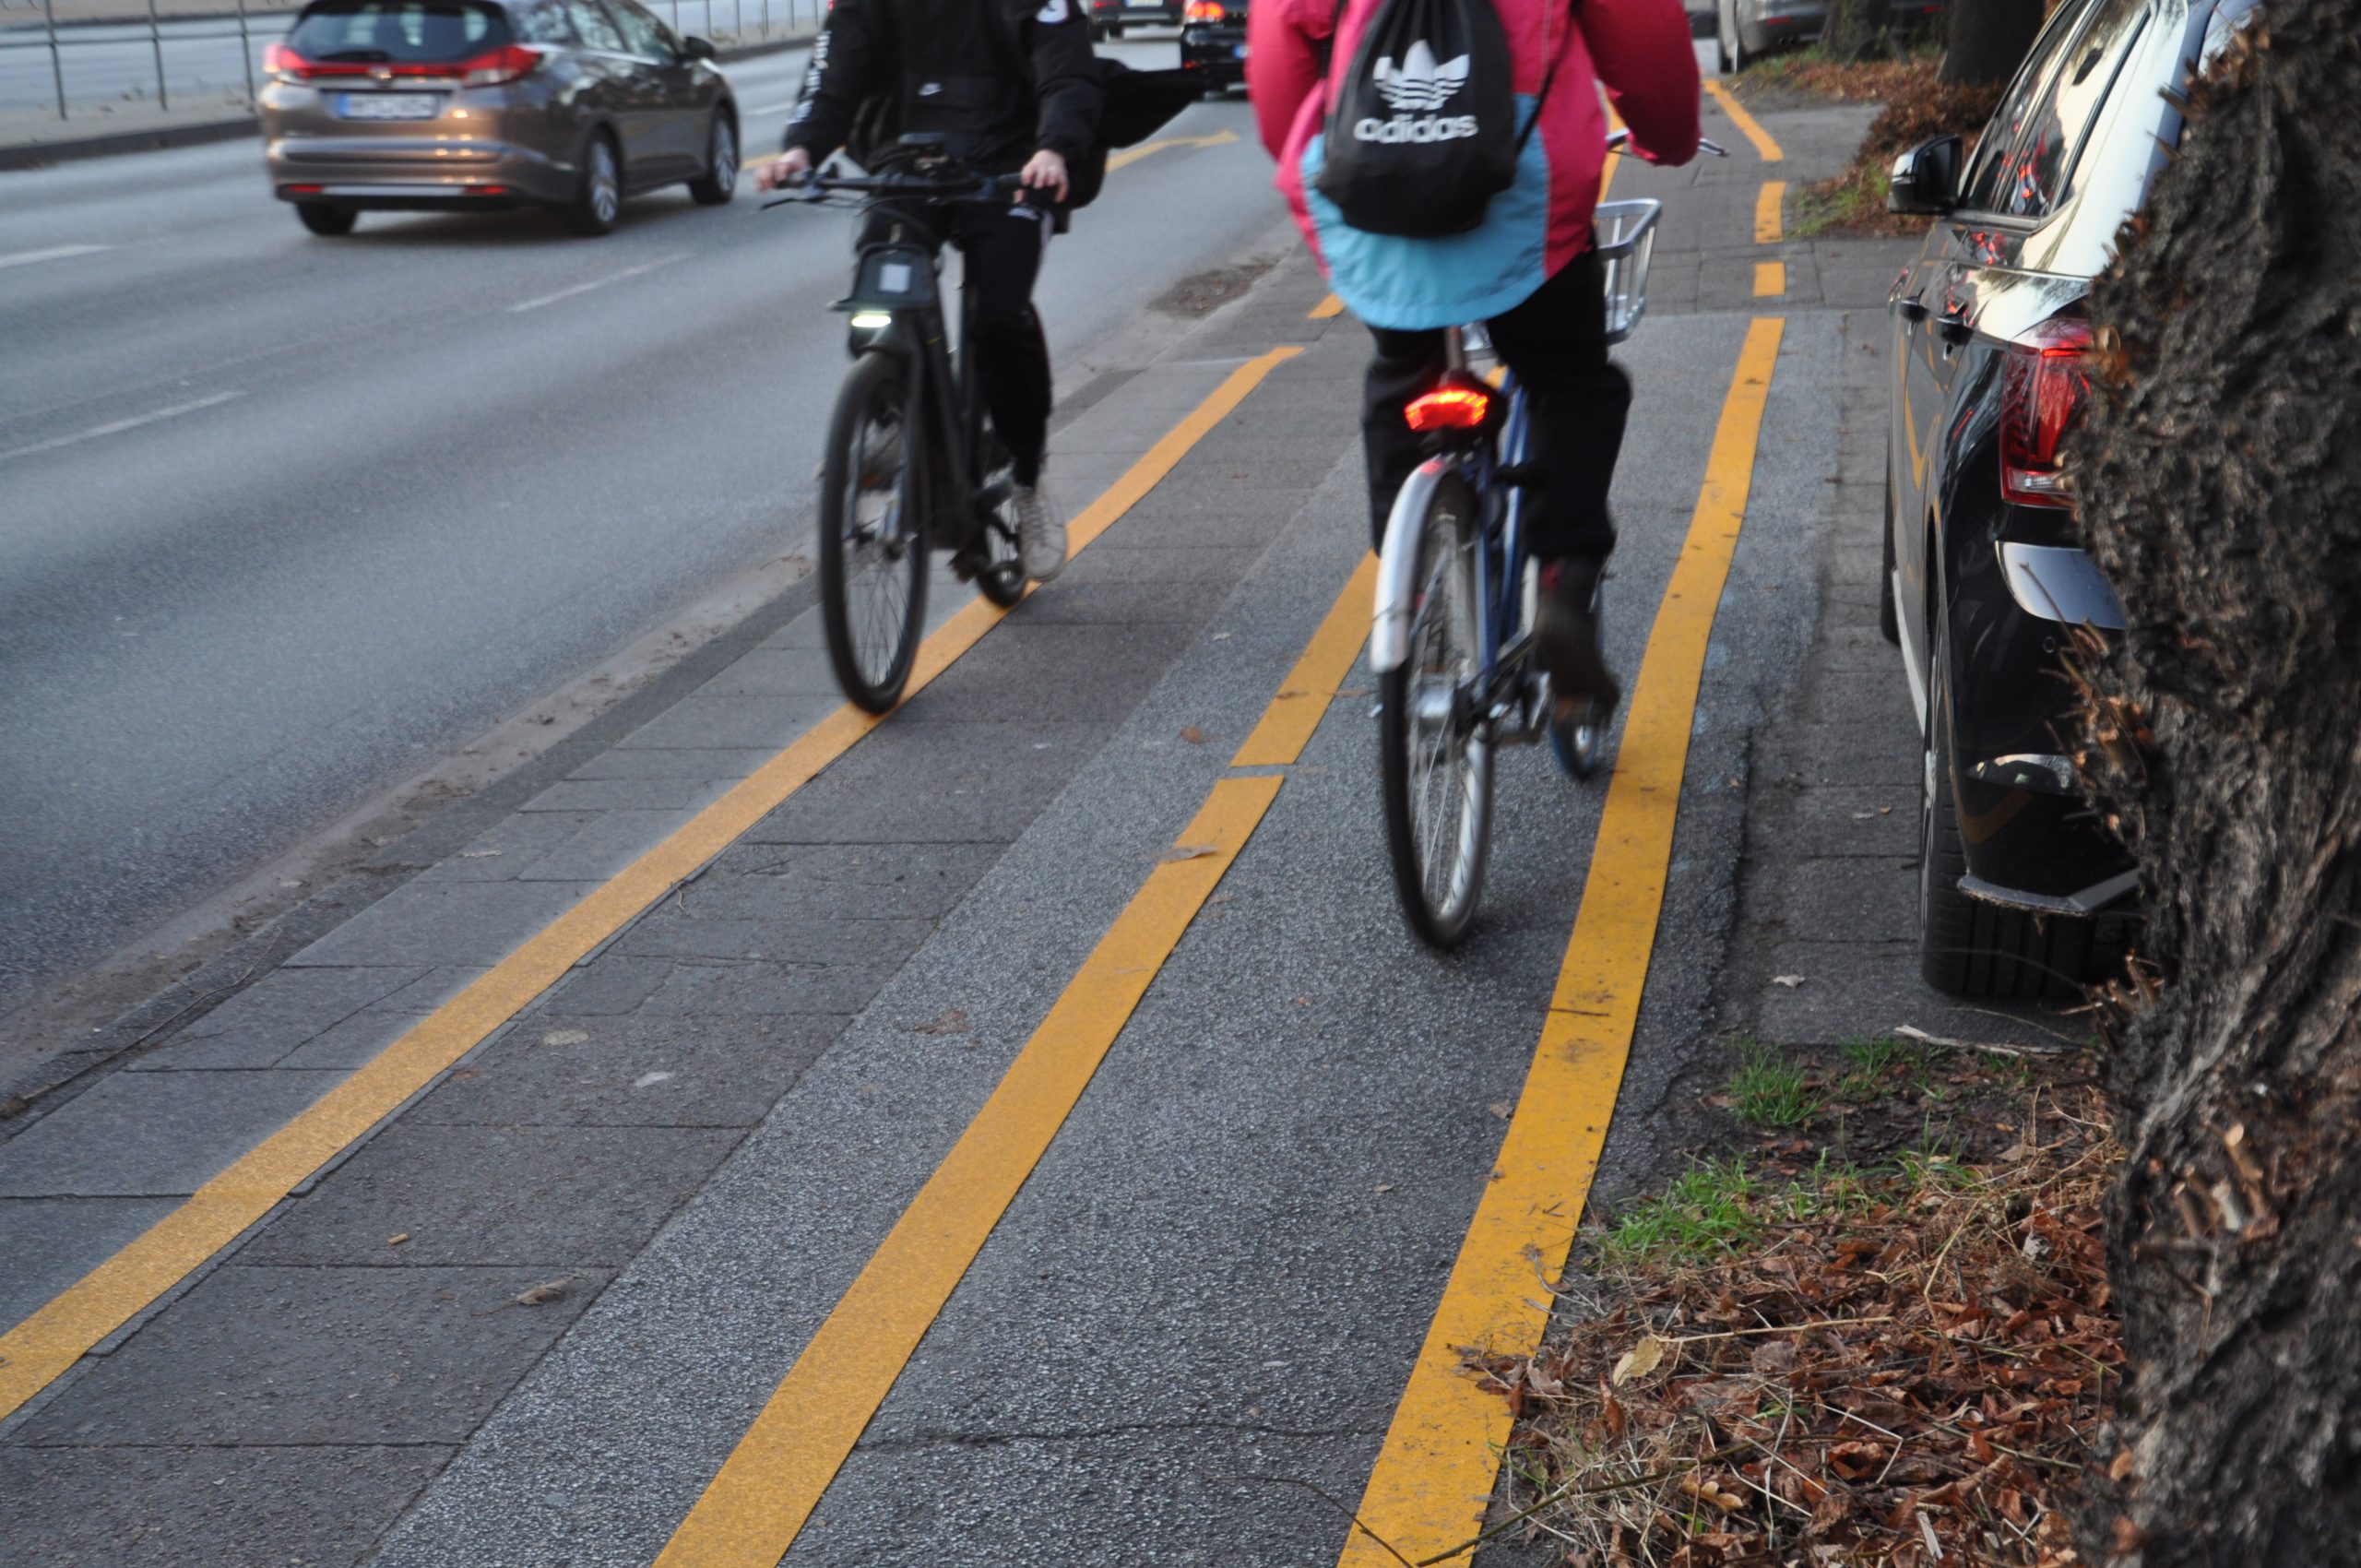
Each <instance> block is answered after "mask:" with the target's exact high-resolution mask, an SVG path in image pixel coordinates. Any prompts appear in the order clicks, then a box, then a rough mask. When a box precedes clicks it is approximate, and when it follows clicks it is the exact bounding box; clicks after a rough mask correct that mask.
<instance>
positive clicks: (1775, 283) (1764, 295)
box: [1754, 261, 1787, 300]
mask: <svg viewBox="0 0 2361 1568" xmlns="http://www.w3.org/2000/svg"><path fill="white" fill-rule="evenodd" d="M1786 291H1787V264H1786V262H1784V261H1758V262H1756V263H1755V264H1754V297H1755V298H1756V299H1758V300H1773V299H1777V298H1778V297H1779V296H1780V295H1782V294H1784V293H1786Z"/></svg>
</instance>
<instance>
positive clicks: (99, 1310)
mask: <svg viewBox="0 0 2361 1568" xmlns="http://www.w3.org/2000/svg"><path fill="white" fill-rule="evenodd" d="M1300 352H1302V350H1301V349H1300V348H1299V347H1296V346H1294V345H1282V346H1280V347H1278V348H1275V349H1273V350H1270V351H1268V352H1267V353H1264V354H1261V355H1258V356H1256V357H1255V358H1253V359H1252V360H1249V361H1247V362H1245V363H1244V364H1241V365H1240V366H1238V367H1237V368H1236V369H1235V370H1233V371H1231V372H1230V373H1229V374H1228V376H1227V377H1225V378H1224V380H1223V381H1222V383H1221V385H1220V386H1217V387H1216V388H1215V389H1214V390H1213V391H1212V392H1211V393H1210V394H1208V395H1207V396H1206V397H1205V398H1204V400H1203V401H1202V402H1200V403H1199V404H1198V405H1197V406H1196V408H1195V409H1193V410H1191V411H1190V413H1189V414H1188V415H1187V417H1185V418H1184V419H1182V420H1181V422H1180V423H1178V424H1176V425H1174V426H1173V427H1172V429H1171V430H1169V431H1168V432H1167V433H1166V434H1164V436H1163V437H1162V438H1161V439H1160V440H1158V441H1157V444H1156V445H1154V446H1151V447H1150V448H1148V450H1147V452H1146V453H1145V454H1144V455H1143V456H1142V457H1140V458H1139V460H1138V461H1137V462H1135V463H1133V465H1132V466H1131V468H1130V469H1128V470H1126V471H1125V472H1124V474H1123V476H1122V477H1121V479H1118V480H1117V481H1115V482H1114V483H1113V484H1112V485H1110V486H1109V487H1108V489H1107V490H1106V491H1105V492H1103V493H1101V494H1100V495H1099V496H1098V498H1097V500H1095V501H1093V502H1092V503H1091V504H1090V505H1088V506H1086V507H1085V508H1083V510H1082V511H1080V512H1079V513H1077V514H1076V515H1075V516H1074V519H1073V521H1072V522H1071V523H1070V524H1069V525H1068V526H1067V536H1068V540H1069V543H1070V545H1071V548H1072V549H1073V551H1074V552H1077V553H1078V552H1081V551H1082V550H1084V549H1086V548H1087V547H1088V546H1089V544H1090V542H1091V541H1092V540H1096V539H1097V538H1098V537H1099V536H1100V535H1101V534H1103V533H1105V532H1106V531H1107V529H1109V528H1111V527H1113V526H1114V524H1115V523H1116V522H1117V521H1118V520H1119V519H1120V518H1121V517H1122V516H1123V514H1124V513H1126V512H1128V511H1129V510H1130V509H1131V508H1132V507H1133V505H1136V504H1137V503H1138V502H1139V501H1140V499H1141V498H1142V497H1144V496H1145V495H1146V494H1147V493H1149V492H1150V491H1151V490H1153V489H1155V488H1156V486H1157V484H1158V483H1160V482H1161V481H1163V480H1164V478H1165V477H1166V476H1167V475H1168V474H1169V473H1170V472H1171V471H1172V469H1173V468H1174V467H1175V466H1176V465H1178V464H1179V462H1180V461H1181V458H1182V457H1184V456H1186V455H1187V454H1188V452H1189V450H1190V449H1191V448H1192V447H1193V446H1195V445H1196V444H1197V443H1198V442H1199V441H1201V440H1203V439H1204V436H1205V434H1207V433H1208V432H1210V431H1211V430H1212V429H1213V428H1214V427H1215V426H1216V424H1218V423H1219V422H1221V421H1222V420H1224V419H1226V418H1227V417H1228V415H1229V414H1230V413H1231V412H1233V411H1234V410H1236V409H1237V408H1238V406H1239V405H1240V403H1242V402H1244V401H1245V399H1246V398H1247V395H1248V394H1249V393H1251V392H1252V391H1253V390H1254V388H1255V387H1257V386H1261V385H1262V383H1263V380H1264V377H1265V376H1267V375H1269V374H1270V373H1271V371H1272V370H1273V369H1274V368H1275V367H1276V366H1277V365H1279V364H1281V363H1283V362H1286V361H1287V360H1289V359H1292V358H1293V357H1295V356H1296V355H1297V354H1299V353H1300ZM217 400H218V399H217ZM154 417H159V418H160V417H162V416H161V415H158V416H154ZM1007 613H1008V612H1005V611H1003V610H999V609H996V608H994V607H993V606H992V605H991V603H989V602H988V601H986V600H982V599H980V598H979V599H976V600H971V601H970V602H969V603H968V604H967V605H966V606H964V607H963V608H961V609H960V610H959V611H958V612H956V613H955V614H953V615H952V616H951V617H950V619H948V620H947V621H945V622H944V623H943V624H942V625H941V626H939V627H937V628H936V629H935V630H934V631H933V632H931V633H930V634H929V635H928V636H927V637H926V639H925V640H924V641H923V642H922V643H920V644H919V653H918V658H917V660H916V663H915V665H914V667H913V669H912V670H911V671H910V680H909V686H908V690H909V691H910V693H912V694H916V693H918V692H919V691H922V690H924V689H925V687H926V686H927V684H928V683H931V681H933V679H934V678H935V677H936V676H938V675H940V674H941V673H942V672H943V671H944V670H946V669H948V668H949V667H950V666H951V665H952V663H953V662H954V661H955V660H956V659H959V658H960V657H961V656H962V655H964V654H965V653H966V652H967V650H968V649H969V648H971V647H975V645H976V644H977V643H978V642H979V640H980V639H981V638H982V637H983V636H984V634H985V633H987V632H989V631H991V628H992V627H993V626H995V625H997V624H999V623H1000V621H1001V619H1002V617H1003V616H1004V615H1005V614H1007ZM891 717H892V716H891V715H890V714H888V715H884V716H883V717H880V716H876V715H872V714H867V713H863V712H862V711H861V710H860V709H859V708H857V707H852V706H851V705H850V704H847V705H845V706H844V707H839V708H837V709H836V711H835V712H833V713H831V714H830V715H828V717H826V718H825V719H822V720H820V722H819V723H818V724H816V725H814V726H813V728H812V729H810V730H809V731H805V732H804V733H803V734H802V735H801V736H799V737H798V738H797V739H796V740H795V741H794V742H791V743H789V745H788V746H787V747H786V748H785V749H784V750H782V751H781V752H779V753H778V754H777V755H776V756H774V757H772V758H771V759H770V760H769V761H768V762H766V763H765V764H764V765H763V766H761V767H760V768H758V769H756V770H755V771H754V772H753V774H751V775H750V776H748V777H747V778H743V779H742V780H740V781H739V783H737V784H736V785H734V786H732V787H731V789H730V791H729V792H728V793H726V794H724V795H723V796H722V797H721V798H720V799H719V800H718V801H716V802H713V804H711V805H709V806H707V807H706V808H705V809H704V810H703V811H701V812H699V813H698V814H696V815H695V816H694V817H693V818H691V819H690V820H689V821H688V822H687V823H685V824H683V825H682V826H680V827H679V828H677V829H675V830H674V831H673V832H672V833H671V834H670V835H669V836H668V837H665V838H664V839H663V840H662V841H661V842H660V843H658V844H657V845H656V846H655V847H654V848H653V849H649V850H647V852H646V853H645V854H643V855H641V856H640V857H639V858H638V859H637V860H635V861H633V862H632V863H631V864H630V865H628V866H626V867H625V868H623V871H621V872H619V873H616V875H615V876H614V877H612V878H611V879H610V880H609V881H607V882H605V883H602V884H600V885H599V886H598V887H596V888H594V889H592V890H591V891H590V892H589V893H588V894H587V895H585V896H584V897H583V898H582V899H581V901H580V902H578V903H576V904H575V905H574V906H573V907H572V908H571V909H567V910H566V911H565V912H564V914H561V915H560V916H558V918H557V919H556V920H554V921H552V922H551V923H550V924H549V925H547V926H545V927H544V928H542V930H541V931H540V932H538V933H537V934H535V935H534V936H532V937H531V938H529V939H528V940H527V941H526V943H525V944H523V945H522V946H520V947H518V948H516V950H515V951H514V952H512V953H510V954H509V955H508V956H506V957H504V958H502V959H501V960H500V961H499V962H498V963H496V964H494V965H493V966H492V968H491V969H490V970H488V971H487V972H486V973H484V974H483V975H482V976H481V977H480V978H478V979H477V980H475V981H473V982H472V983H471V984H469V986H468V987H467V989H466V990H464V991H462V992H459V993H458V994H457V996H455V997H453V998H452V999H451V1000H450V1001H448V1002H446V1003H445V1004H443V1005H442V1006H440V1007H438V1008H436V1009H435V1010H434V1011H433V1012H432V1013H430V1014H428V1015H427V1016H425V1017H424V1018H422V1019H421V1020H420V1021H419V1022H418V1023H417V1024H416V1025H414V1026H413V1027H412V1028H410V1029H409V1032H407V1033H405V1034H403V1035H402V1036H401V1037H400V1038H399V1039H396V1040H395V1041H394V1042H393V1043H392V1044H390V1045H388V1046H386V1048H385V1050H383V1051H379V1052H378V1053H377V1054H376V1055H375V1056H374V1057H373V1058H372V1059H371V1060H370V1061H369V1062H368V1063H366V1064H365V1065H363V1066H362V1067H361V1068H359V1069H357V1070H356V1071H355V1072H354V1073H353V1074H352V1075H350V1077H348V1078H346V1079H344V1081H343V1082H341V1083H339V1084H338V1085H337V1086H336V1087H334V1088H332V1089H329V1090H328V1091H327V1092H326V1094H324V1095H322V1096H321V1097H320V1099H317V1100H316V1101H314V1103H313V1104H312V1105H311V1107H310V1108H309V1109H307V1110H305V1111H302V1112H300V1113H299V1114H297V1115H296V1116H295V1118H294V1119H293V1120H292V1121H291V1122H289V1123H286V1124H285V1125H284V1126H282V1127H280V1128H279V1130H278V1131H277V1132H275V1133H273V1134H270V1135H269V1136H268V1137H267V1138H265V1139H264V1140H263V1141H262V1142H261V1143H260V1144H257V1145H256V1146H255V1147H254V1148H252V1149H250V1150H248V1151H247V1152H246V1153H245V1154H244V1155H243V1156H241V1157H240V1158H237V1159H236V1160H234V1161H232V1162H231V1165H230V1166H229V1168H228V1169H227V1170H223V1171H222V1172H221V1173H220V1174H219V1175H218V1176H215V1177H214V1178H213V1179H212V1180H211V1181H209V1182H206V1183H205V1184H204V1185H203V1186H201V1187H199V1188H198V1189H197V1190H196V1193H195V1194H193V1195H191V1196H190V1197H189V1198H187V1199H186V1200H184V1202H183V1203H182V1204H181V1205H180V1206H178V1207H176V1208H174V1209H173V1210H172V1212H171V1213H169V1214H167V1215H165V1216H164V1218H161V1219H160V1220H158V1221H157V1222H156V1223H155V1225H153V1226H152V1227H150V1228H149V1229H148V1230H146V1231H145V1232H143V1233H142V1234H141V1235H140V1236H138V1237H137V1238H136V1239H135V1240H134V1241H130V1242H128V1243H127V1244H125V1246H124V1247H123V1248H122V1250H120V1251H119V1252H117V1253H115V1254H114V1255H113V1256H112V1257H110V1258H108V1259H107V1260H106V1261H105V1262H104V1263H101V1264H100V1265H98V1266H97V1267H96V1268H94V1269H92V1270H91V1271H90V1272H89V1273H88V1274H86V1275H84V1276H83V1277H81V1278H80V1279H79V1280H77V1281H76V1282H75V1283H74V1284H72V1285H70V1286H68V1287H67V1288H66V1289H65V1290H64V1291H63V1292H61V1293H60V1294H58V1295H57V1296H55V1297H54V1298H53V1299H52V1300H51V1301H48V1302H47V1303H45V1304H44V1305H42V1307H40V1308H39V1309H37V1310H36V1311H35V1312H34V1313H32V1315H31V1316H30V1317H28V1318H26V1319H25V1320H24V1321H23V1322H21V1323H19V1324H17V1325H16V1326H15V1327H13V1328H11V1329H9V1330H8V1331H7V1332H6V1334H0V1420H5V1419H6V1417H8V1416H9V1415H10V1414H12V1413H14V1412H15V1411H16V1410H18V1408H22V1406H23V1405H24V1403H25V1402H26V1401H27V1400H29V1399H30V1398H32V1397H33V1396H35V1395H36V1394H39V1393H40V1392H41V1391H42V1389H44V1388H46V1387H48V1386H49V1384H51V1383H52V1382H53V1381H55V1379H56V1378H57V1377H58V1376H59V1375H61V1374H62V1373H64V1372H65V1371H66V1370H67V1369H68V1368H70V1367H72V1366H73V1365H74V1363H75V1362H76V1361H77V1360H80V1359H81V1358H82V1357H83V1356H84V1355H85V1354H87V1353H88V1352H89V1350H90V1349H91V1348H93V1347H94V1346H96V1345H97V1344H98V1343H99V1342H100V1341H101V1340H102V1339H104V1338H106V1336H109V1335H111V1334H113V1332H114V1331H115V1330H116V1329H118V1328H121V1327H122V1326H123V1325H124V1324H126V1323H128V1322H130V1321H131V1320H132V1319H133V1318H134V1317H136V1316H137V1315H138V1314H139V1313H142V1312H144V1311H146V1310H147V1309H148V1307H149V1306H151V1305H153V1304H154V1303H155V1302H156V1301H158V1300H159V1299H160V1297H162V1296H163V1295H164V1294H165V1293H166V1292H167V1291H169V1290H171V1289H173V1288H174V1287H175V1286H177V1285H179V1284H180V1283H181V1282H182V1281H183V1280H184V1279H185V1278H187V1277H188V1276H189V1275H190V1274H192V1273H194V1272H195V1271H196V1269H198V1268H199V1267H201V1266H203V1265H204V1264H205V1263H206V1262H207V1261H208V1260H209V1259H210V1258H212V1257H213V1256H214V1254H215V1253H219V1251H220V1250H221V1249H222V1248H224V1247H226V1246H228V1245H229V1244H230V1243H231V1242H232V1241H236V1240H237V1239H238V1237H239V1236H240V1235H241V1234H243V1232H244V1231H245V1230H246V1229H247V1228H248V1227H249V1226H251V1225H253V1224H255V1222H256V1221H257V1220H259V1219H261V1218H263V1217H264V1216H265V1215H267V1214H268V1213H269V1212H270V1210H271V1209H272V1207H273V1206H276V1205H277V1204H278V1203H279V1201H280V1200H281V1199H283V1198H285V1197H286V1196H287V1195H288V1194H290V1193H291V1192H292V1191H293V1190H294V1189H295V1187H296V1186H298V1185H299V1184H300V1183H302V1182H303V1181H304V1180H305V1179H307V1178H308V1177H310V1176H312V1175H313V1174H314V1173H315V1172H317V1171H318V1170H320V1169H321V1168H322V1167H323V1166H325V1165H326V1164H327V1163H328V1162H329V1161H330V1160H332V1159H334V1158H337V1156H338V1155H339V1154H341V1153H343V1152H344V1150H346V1149H347V1148H349V1147H350V1146H351V1145H352V1144H353V1143H355V1142H356V1141H357V1140H359V1139H360V1138H362V1136H364V1135H365V1134H368V1133H369V1131H370V1130H371V1129H372V1128H374V1127H375V1126H376V1125H377V1124H378V1123H380V1122H382V1121H384V1120H385V1119H386V1117H387V1116H389V1115H391V1114H393V1113H394V1112H395V1111H397V1110H399V1109H400V1108H401V1106H402V1105H403V1104H404V1103H405V1102H406V1101H408V1100H409V1099H410V1097H411V1096H413V1095H415V1094H417V1093H418V1092H419V1091H420V1090H421V1089H423V1088H425V1087H427V1086H428V1085H429V1084H431V1083H433V1080H434V1078H435V1077H436V1076H437V1075H439V1074H441V1073H443V1072H445V1071H446V1070H447V1069H448V1068H450V1067H451V1066H452V1065H453V1064H454V1063H457V1061H458V1060H459V1059H460V1058H461V1057H462V1056H465V1055H466V1054H467V1053H468V1052H469V1051H472V1050H474V1049H475V1048H476V1047H477V1046H478V1045H480V1044H481V1043H482V1042H483V1041H484V1040H485V1039H488V1038H489V1037H490V1036H491V1035H492V1032H493V1031H494V1030H496V1029H498V1028H501V1027H502V1026H504V1025H505V1024H506V1023H508V1022H509V1021H510V1020H511V1019H513V1018H515V1017H516V1015H517V1014H518V1013H519V1012H521V1011H522V1010H523V1009H524V1008H525V1007H526V1006H527V1005H528V1004H530V1003H531V1002H532V1001H533V1000H534V999H535V998H537V997H539V996H540V994H541V993H542V992H545V991H547V990H548V989H549V988H550V987H551V986H552V985H554V984H556V983H557V982H558V980H561V979H563V978H564V976H565V973H566V971H567V970H568V969H570V968H573V966H574V965H575V964H576V963H577V962H579V961H580V960H581V959H583V958H585V957H587V956H589V955H590V954H591V953H592V952H594V951H596V950H597V948H598V947H599V944H602V943H604V942H606V941H607V940H608V939H609V938H610V937H612V936H613V935H614V934H615V933H616V932H620V931H621V930H623V927H624V926H626V925H628V924H629V923H630V922H631V921H634V920H635V919H637V918H638V917H639V915H640V914H641V913H642V912H643V911H644V910H646V909H648V908H649V907H650V906H651V905H653V904H654V903H656V902H657V900H658V899H660V898H662V897H664V896H665V895H666V894H668V893H670V891H671V890H672V889H673V888H674V887H676V886H678V885H680V884H681V883H682V882H683V881H685V880H686V879H687V878H688V877H690V876H691V875H694V873H696V872H697V871H698V870H699V869H700V868H701V867H703V866H704V865H705V864H706V861H710V860H712V859H713V858H714V857H715V856H716V855H718V854H719V853H720V852H721V851H722V850H723V849H728V848H729V847H730V844H732V843H733V842H735V841H736V840H737V838H738V837H739V836H740V835H742V834H743V833H744V832H746V830H747V829H749V828H751V827H753V826H754V825H755V824H756V823H758V822H760V821H761V820H762V819H763V818H764V817H765V816H766V815H768V814H770V813H771V812H772V811H773V810H774V809H776V808H777V806H778V805H779V804H780V803H781V802H784V801H786V800H787V798H788V797H789V796H790V795H792V794H794V793H795V791H796V790H800V789H801V788H802V787H803V785H804V784H806V783H808V782H809V781H810V780H811V779H812V778H814V777H815V776H816V775H818V774H819V772H820V771H821V770H822V769H823V768H825V767H826V766H828V765H829V764H830V763H832V762H834V761H836V758H838V757H840V756H842V755H843V754H845V753H846V752H847V751H848V750H849V749H850V748H851V747H852V746H853V745H854V743H855V742H859V741H860V739H861V737H862V736H864V735H866V734H868V733H869V732H870V731H872V730H874V729H875V728H877V726H878V725H879V724H881V723H884V721H885V719H890V718H891Z"/></svg>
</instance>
